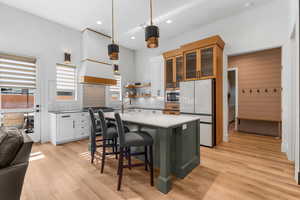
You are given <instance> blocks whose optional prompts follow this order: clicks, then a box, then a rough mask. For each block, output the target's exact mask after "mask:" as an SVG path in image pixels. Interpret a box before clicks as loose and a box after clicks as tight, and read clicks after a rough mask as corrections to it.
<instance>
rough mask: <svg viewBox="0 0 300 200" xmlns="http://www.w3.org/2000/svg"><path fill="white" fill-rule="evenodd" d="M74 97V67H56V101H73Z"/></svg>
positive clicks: (62, 65)
mask: <svg viewBox="0 0 300 200" xmlns="http://www.w3.org/2000/svg"><path fill="white" fill-rule="evenodd" d="M75 96H76V66H71V65H64V64H57V65H56V99H57V100H66V101H68V100H75V99H76V98H75Z"/></svg>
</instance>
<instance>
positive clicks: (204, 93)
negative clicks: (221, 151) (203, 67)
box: [180, 79, 215, 147]
mask: <svg viewBox="0 0 300 200" xmlns="http://www.w3.org/2000/svg"><path fill="white" fill-rule="evenodd" d="M214 93H215V80H214V79H206V80H197V81H186V82H181V83H180V112H181V113H186V114H195V115H199V116H200V118H201V119H200V144H201V145H203V146H208V147H213V146H215V108H214V107H215V95H214Z"/></svg>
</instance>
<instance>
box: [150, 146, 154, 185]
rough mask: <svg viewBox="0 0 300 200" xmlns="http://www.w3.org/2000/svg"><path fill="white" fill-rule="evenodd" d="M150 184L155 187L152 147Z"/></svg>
mask: <svg viewBox="0 0 300 200" xmlns="http://www.w3.org/2000/svg"><path fill="white" fill-rule="evenodd" d="M150 176H151V177H150V179H151V180H150V181H151V182H150V184H151V186H154V180H153V179H154V177H153V147H152V145H151V146H150Z"/></svg>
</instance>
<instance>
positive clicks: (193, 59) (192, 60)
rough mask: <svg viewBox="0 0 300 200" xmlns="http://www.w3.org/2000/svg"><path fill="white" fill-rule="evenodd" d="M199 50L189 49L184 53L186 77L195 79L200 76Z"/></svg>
mask: <svg viewBox="0 0 300 200" xmlns="http://www.w3.org/2000/svg"><path fill="white" fill-rule="evenodd" d="M198 58H199V51H198V50H193V51H188V52H186V53H185V54H184V66H185V79H186V80H194V79H196V78H197V77H198V71H199V59H198Z"/></svg>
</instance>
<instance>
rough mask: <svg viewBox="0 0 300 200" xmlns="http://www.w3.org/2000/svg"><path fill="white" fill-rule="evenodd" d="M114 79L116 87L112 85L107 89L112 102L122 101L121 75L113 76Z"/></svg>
mask: <svg viewBox="0 0 300 200" xmlns="http://www.w3.org/2000/svg"><path fill="white" fill-rule="evenodd" d="M114 79H115V80H117V84H116V85H112V86H110V87H109V91H110V93H111V98H112V100H113V101H117V100H120V101H121V100H122V84H121V82H122V77H121V75H114Z"/></svg>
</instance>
